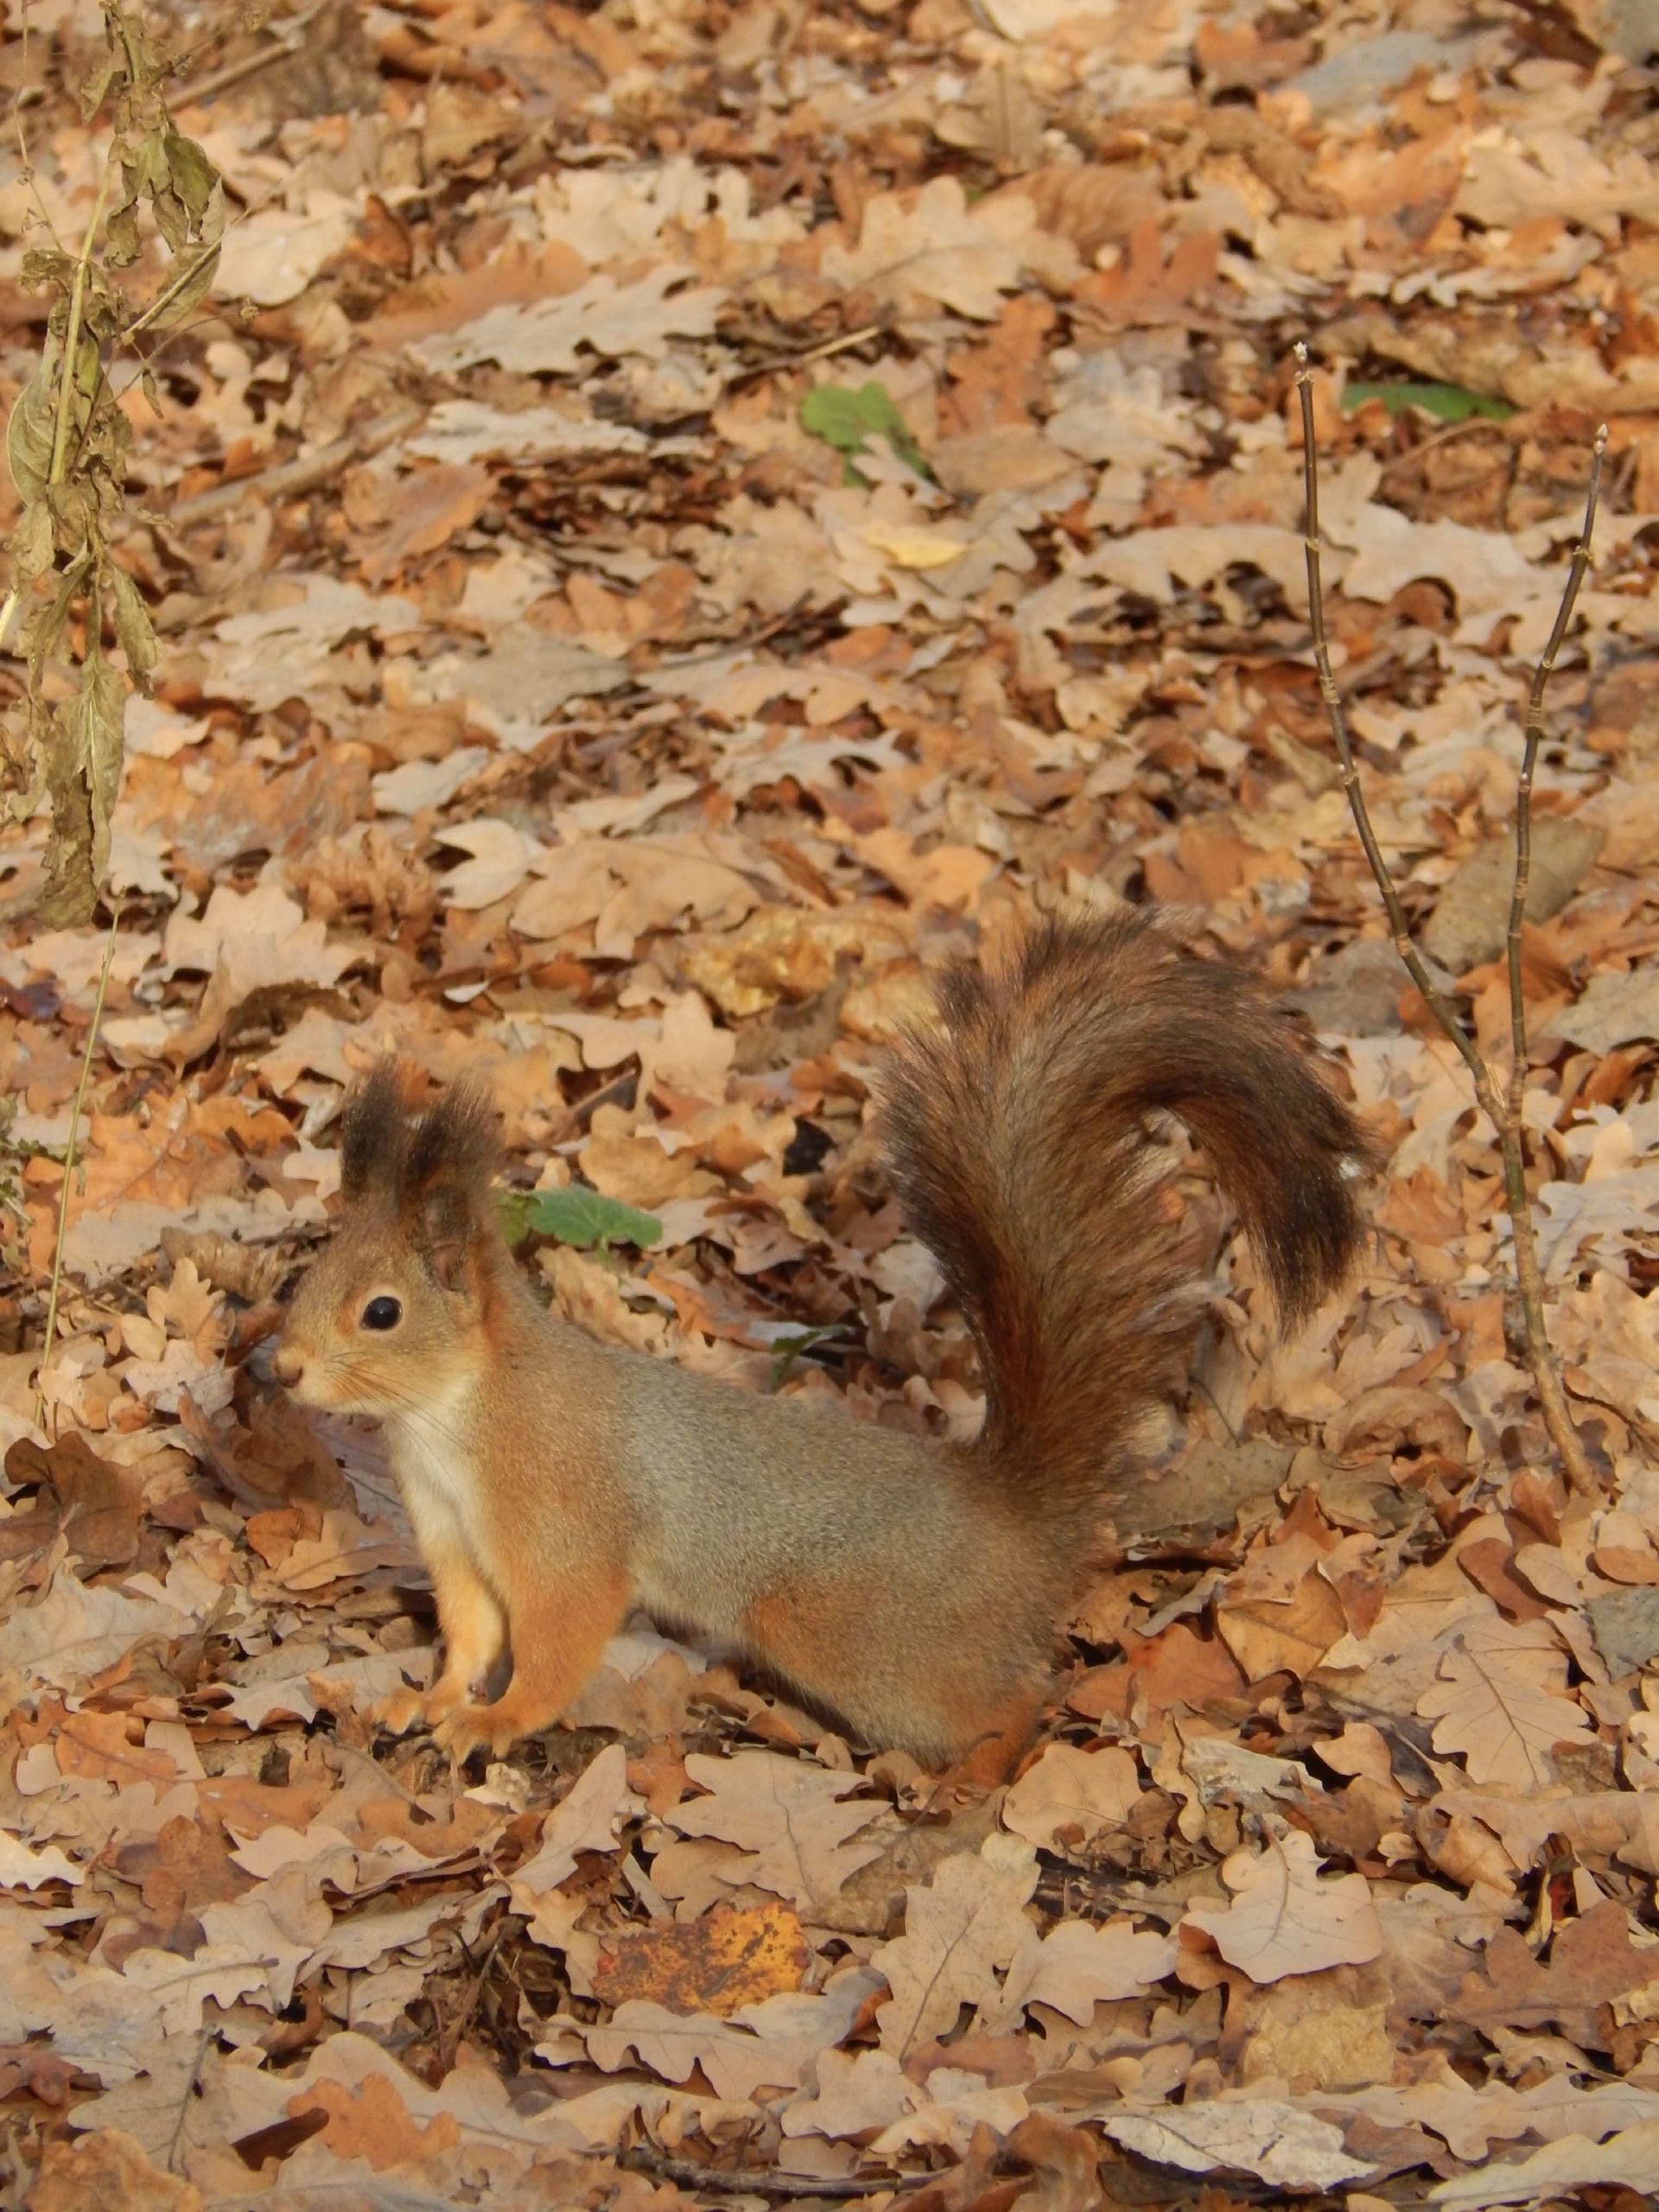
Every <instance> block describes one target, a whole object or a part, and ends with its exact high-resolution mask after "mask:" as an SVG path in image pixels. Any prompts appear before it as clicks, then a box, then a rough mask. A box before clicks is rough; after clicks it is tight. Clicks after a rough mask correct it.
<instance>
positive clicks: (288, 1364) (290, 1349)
mask: <svg viewBox="0 0 1659 2212" xmlns="http://www.w3.org/2000/svg"><path fill="white" fill-rule="evenodd" d="M270 1366H271V1372H272V1373H273V1374H274V1375H275V1376H276V1377H277V1381H278V1382H279V1383H289V1384H293V1383H297V1382H298V1381H299V1379H300V1377H301V1376H302V1375H303V1374H304V1372H305V1354H304V1353H303V1352H302V1351H299V1350H298V1349H297V1348H296V1346H295V1345H293V1344H278V1345H277V1350H276V1351H275V1353H274V1354H273V1355H272V1357H271V1363H270Z"/></svg>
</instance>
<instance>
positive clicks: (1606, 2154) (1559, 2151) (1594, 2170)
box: [1429, 2120, 1659, 2212]
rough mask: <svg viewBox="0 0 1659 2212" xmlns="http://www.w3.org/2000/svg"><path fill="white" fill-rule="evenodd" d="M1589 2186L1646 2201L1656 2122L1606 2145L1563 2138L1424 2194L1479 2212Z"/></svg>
mask: <svg viewBox="0 0 1659 2212" xmlns="http://www.w3.org/2000/svg"><path fill="white" fill-rule="evenodd" d="M1592 2187H1595V2188H1598V2189H1599V2190H1605V2191H1607V2192H1609V2193H1610V2194H1611V2196H1613V2198H1614V2200H1615V2201H1618V2198H1619V2197H1620V2196H1622V2195H1623V2194H1624V2193H1625V2192H1627V2191H1630V2190H1635V2191H1636V2192H1637V2194H1638V2195H1639V2196H1647V2197H1649V2199H1650V2198H1651V2197H1652V2196H1653V2195H1654V2193H1655V2192H1656V2191H1659V2120H1641V2121H1638V2123H1637V2126H1634V2127H1627V2128H1625V2129H1624V2130H1623V2132H1622V2133H1619V2134H1618V2135H1614V2136H1612V2137H1610V2139H1608V2140H1607V2141H1606V2142H1605V2143H1597V2142H1593V2141H1592V2139H1591V2138H1590V2137H1589V2136H1587V2135H1564V2136H1562V2137H1561V2138H1560V2140H1559V2141H1558V2142H1554V2143H1548V2144H1546V2145H1544V2148H1543V2149H1542V2150H1541V2151H1535V2152H1533V2153H1532V2155H1531V2157H1530V2158H1522V2159H1519V2160H1517V2161H1516V2163H1515V2164H1496V2163H1494V2164H1491V2165H1489V2166H1485V2167H1484V2168H1483V2169H1482V2170H1481V2171H1480V2172H1478V2173H1470V2174H1459V2176H1458V2177H1456V2179H1455V2180H1452V2181H1446V2182H1442V2183H1440V2187H1439V2188H1438V2189H1434V2190H1430V2191H1429V2202H1430V2203H1431V2204H1445V2205H1449V2206H1450V2207H1452V2212H1484V2208H1485V2207H1486V2206H1488V2205H1496V2204H1535V2203H1538V2202H1541V2201H1544V2200H1548V2202H1552V2203H1553V2202H1556V2201H1557V2200H1558V2199H1560V2198H1563V2197H1565V2196H1567V2193H1568V2191H1569V2190H1571V2191H1573V2192H1575V2193H1576V2192H1577V2191H1578V2190H1588V2189H1590V2188H1592ZM1580 2201H1582V2200H1580ZM1594 2201H1595V2202H1602V2201H1603V2199H1602V2198H1601V2196H1598V2197H1597V2198H1596V2199H1595V2200H1594Z"/></svg>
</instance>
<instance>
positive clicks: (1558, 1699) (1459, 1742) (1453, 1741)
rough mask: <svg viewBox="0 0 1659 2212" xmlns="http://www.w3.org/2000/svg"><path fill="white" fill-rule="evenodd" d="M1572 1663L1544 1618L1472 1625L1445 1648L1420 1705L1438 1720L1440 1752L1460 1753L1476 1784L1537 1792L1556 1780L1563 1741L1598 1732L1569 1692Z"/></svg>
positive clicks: (1424, 1713) (1584, 1738)
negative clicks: (1553, 1758)
mask: <svg viewBox="0 0 1659 2212" xmlns="http://www.w3.org/2000/svg"><path fill="white" fill-rule="evenodd" d="M1566 1688H1567V1654H1566V1653H1565V1652H1564V1651H1563V1650H1562V1649H1561V1648H1560V1644H1559V1643H1557V1642H1556V1640H1555V1637H1554V1633H1553V1631H1552V1630H1550V1628H1549V1627H1548V1624H1546V1623H1544V1622H1541V1621H1531V1622H1527V1623H1524V1624H1509V1623H1506V1622H1502V1621H1495V1620H1494V1621H1486V1622H1483V1623H1481V1624H1472V1623H1471V1624H1470V1625H1469V1626H1468V1627H1466V1628H1465V1629H1463V1630H1460V1631H1459V1634H1458V1635H1457V1637H1455V1639H1454V1641H1453V1643H1452V1647H1451V1649H1449V1650H1447V1651H1446V1652H1445V1653H1443V1655H1442V1656H1441V1659H1440V1669H1439V1674H1438V1678H1437V1680H1435V1681H1433V1682H1431V1683H1430V1684H1429V1686H1428V1688H1427V1689H1425V1690H1424V1691H1423V1693H1422V1694H1421V1697H1419V1699H1418V1700H1417V1710H1418V1712H1419V1713H1421V1715H1422V1716H1423V1718H1424V1719H1426V1720H1433V1722H1434V1724H1435V1726H1434V1748H1435V1750H1436V1751H1455V1752H1459V1753H1460V1754H1461V1755H1462V1756H1463V1758H1464V1763H1465V1765H1466V1766H1467V1768H1468V1770H1469V1778H1470V1780H1471V1782H1475V1783H1504V1784H1507V1785H1508V1786H1510V1788H1512V1789H1537V1788H1539V1787H1541V1785H1543V1784H1545V1783H1550V1782H1553V1781H1554V1778H1555V1775H1554V1767H1553V1766H1552V1764H1551V1763H1550V1756H1549V1755H1550V1752H1551V1751H1552V1750H1553V1749H1554V1746H1555V1745H1557V1744H1568V1745H1580V1744H1584V1743H1586V1742H1588V1741H1589V1740H1590V1739H1591V1737H1592V1734H1593V1730H1592V1727H1591V1724H1590V1720H1589V1718H1588V1716H1587V1715H1586V1713H1585V1712H1584V1710H1583V1708H1582V1707H1580V1706H1578V1705H1575V1704H1573V1703H1572V1702H1571V1701H1570V1700H1568V1699H1567V1698H1566V1697H1565V1696H1564V1695H1563V1694H1562V1692H1564V1691H1565V1689H1566Z"/></svg>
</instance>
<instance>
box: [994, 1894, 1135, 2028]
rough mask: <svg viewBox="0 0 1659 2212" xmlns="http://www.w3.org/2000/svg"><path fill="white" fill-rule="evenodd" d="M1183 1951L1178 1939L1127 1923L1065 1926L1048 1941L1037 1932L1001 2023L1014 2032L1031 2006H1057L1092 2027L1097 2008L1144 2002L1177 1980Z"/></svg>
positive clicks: (1008, 1992) (1010, 1986) (1018, 1956)
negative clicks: (1161, 1984)
mask: <svg viewBox="0 0 1659 2212" xmlns="http://www.w3.org/2000/svg"><path fill="white" fill-rule="evenodd" d="M1177 1948H1178V1946H1177V1943H1176V1941H1175V1938H1174V1936H1165V1935H1160V1934H1158V1933H1157V1932H1156V1931H1154V1930H1153V1929H1141V1930H1137V1929H1135V1927H1134V1925H1133V1924H1132V1923H1131V1922H1129V1921H1128V1920H1127V1919H1123V1918H1119V1919H1116V1920H1109V1921H1108V1922H1107V1923H1106V1925H1105V1926H1104V1927H1103V1928H1094V1927H1091V1926H1090V1923H1088V1922H1087V1921H1086V1920H1063V1921H1062V1922H1061V1923H1060V1924H1059V1926H1058V1928H1056V1929H1052V1931H1051V1933H1050V1934H1049V1935H1047V1936H1042V1937H1039V1936H1038V1934H1037V1931H1036V1929H1031V1930H1030V1932H1029V1933H1028V1934H1027V1937H1026V1939H1025V1941H1024V1942H1022V1944H1021V1945H1020V1948H1019V1950H1017V1951H1016V1952H1015V1953H1014V1962H1013V1964H1012V1965H1011V1966H1010V1967H1009V1968H1008V1978H1007V1981H1006V1982H1004V1984H1003V1986H1002V2009H1001V2016H1000V2017H1001V2023H1002V2024H1006V2025H1008V2026H1013V2025H1014V2024H1017V2020H1018V2016H1019V2014H1020V2012H1021V2011H1023V2009H1024V2008H1025V2006H1027V2005H1052V2006H1053V2008H1054V2010H1055V2011H1056V2012H1064V2013H1065V2017H1066V2018H1067V2019H1068V2020H1075V2021H1076V2022H1077V2024H1078V2026H1079V2027H1087V2026H1089V2025H1090V2023H1091V2022H1092V2021H1093V2019H1094V2017H1095V2006H1096V2005H1103V2004H1104V2005H1112V2004H1116V2003H1117V2002H1119V2000H1120V1999H1123V1998H1126V1997H1144V1996H1145V1995H1146V1994H1147V1990H1148V1989H1149V1988H1150V1987H1151V1986H1152V1985H1153V1983H1154V1982H1157V1981H1161V1980H1163V1978H1164V1976H1165V1975H1166V1974H1173V1972H1174V1971H1175V1955H1176V1951H1177Z"/></svg>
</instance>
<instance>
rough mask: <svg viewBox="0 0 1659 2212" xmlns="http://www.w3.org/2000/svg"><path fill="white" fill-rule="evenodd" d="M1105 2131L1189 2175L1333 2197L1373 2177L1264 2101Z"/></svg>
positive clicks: (1193, 2107) (1317, 2131)
mask: <svg viewBox="0 0 1659 2212" xmlns="http://www.w3.org/2000/svg"><path fill="white" fill-rule="evenodd" d="M1353 1879H1355V1880H1356V1881H1357V1880H1358V1879H1359V1877H1358V1876H1357V1875H1356V1876H1354V1877H1353ZM1105 2126H1106V2133H1107V2134H1108V2135H1109V2136H1110V2137H1111V2139H1112V2140H1113V2142H1114V2143H1121V2144H1122V2145H1123V2147H1124V2149H1125V2150H1126V2151H1138V2152H1140V2154H1141V2157H1142V2158H1153V2159H1155V2160H1156V2161H1157V2163H1158V2164H1160V2165H1164V2166H1179V2167H1180V2168H1182V2170H1183V2171H1185V2172H1187V2173H1190V2174H1205V2173H1209V2172H1210V2171H1212V2169H1213V2168H1215V2167H1217V2166H1239V2167H1242V2168H1243V2171H1245V2172H1246V2173H1252V2174H1255V2175H1256V2176H1257V2177H1259V2178H1260V2179H1261V2180H1262V2181H1265V2182H1268V2183H1271V2184H1272V2185H1273V2186H1274V2187H1275V2188H1279V2189H1286V2190H1321V2189H1323V2190H1330V2189H1336V2188H1338V2186H1339V2185H1340V2184H1341V2183H1344V2182H1348V2181H1359V2180H1362V2179H1363V2177H1365V2176H1366V2175H1367V2174H1370V2173H1371V2172H1372V2171H1374V2169H1373V2168H1372V2167H1370V2166H1369V2165H1366V2164H1364V2163H1363V2161H1362V2160H1360V2159H1358V2158H1350V2157H1349V2156H1348V2154H1347V2152H1345V2151H1344V2149H1343V2147H1342V2130H1341V2129H1340V2128H1339V2127H1334V2126H1332V2124H1331V2122H1330V2121H1329V2120H1320V2119H1318V2118H1317V2117H1316V2116H1315V2115H1314V2114H1313V2113H1306V2112H1299V2111H1298V2110H1297V2108H1296V2107H1295V2106H1294V2105H1288V2104H1281V2103H1279V2102H1278V2101H1275V2100H1274V2099H1271V2098H1267V2097H1247V2098H1241V2099H1240V2100H1239V2101H1237V2102H1236V2103H1234V2102H1231V2101H1229V2102H1226V2103H1224V2102H1223V2101H1221V2100H1220V2099H1218V2098H1217V2099H1215V2100H1213V2101H1205V2102H1204V2103H1201V2104H1188V2105H1181V2106H1179V2107H1177V2106H1174V2105H1165V2106H1163V2107H1160V2109H1159V2111H1158V2112H1157V2113H1144V2114H1142V2113H1135V2114H1132V2115H1129V2116H1127V2117H1125V2118H1123V2119H1122V2120H1119V2119H1116V2118H1113V2119H1109V2120H1107V2121H1106V2123H1105Z"/></svg>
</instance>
